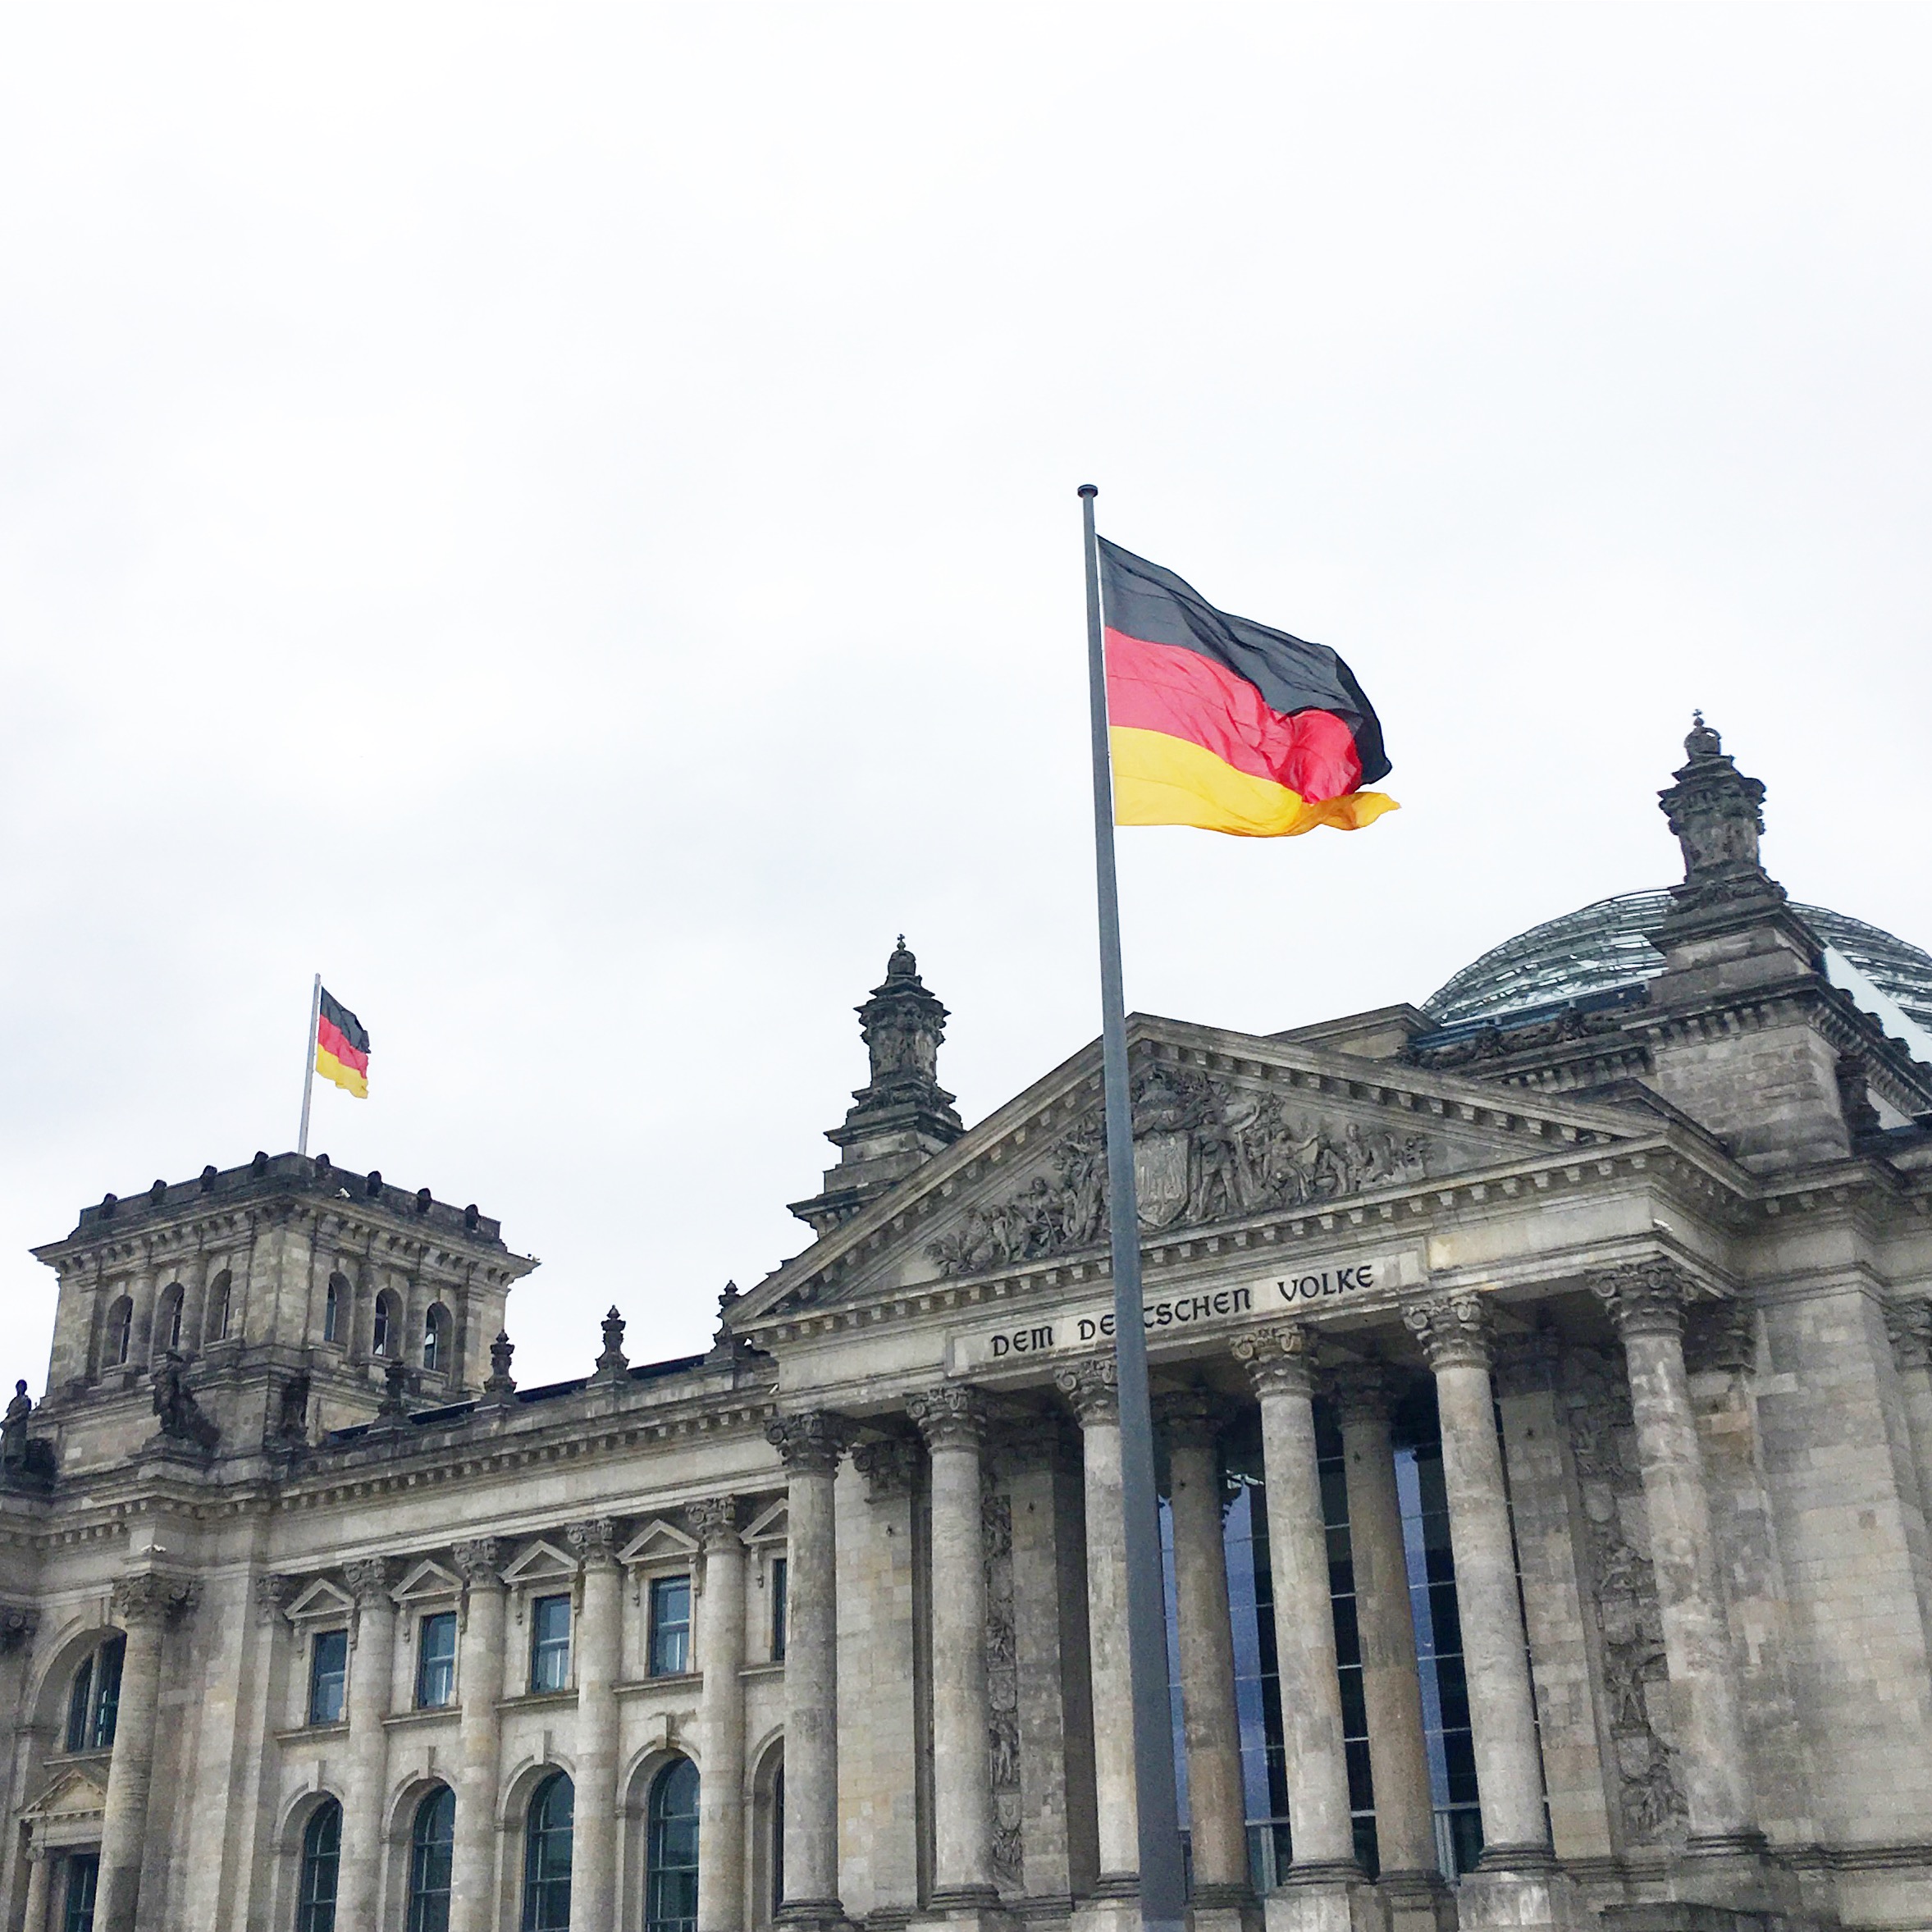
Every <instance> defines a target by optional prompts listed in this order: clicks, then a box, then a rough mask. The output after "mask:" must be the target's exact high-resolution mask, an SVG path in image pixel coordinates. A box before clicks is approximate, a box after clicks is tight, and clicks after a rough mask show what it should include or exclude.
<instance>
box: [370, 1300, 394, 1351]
mask: <svg viewBox="0 0 1932 1932" xmlns="http://www.w3.org/2000/svg"><path fill="white" fill-rule="evenodd" d="M395 1326H396V1324H395V1296H394V1295H377V1297H376V1327H375V1330H374V1332H373V1333H372V1335H371V1336H370V1337H369V1342H370V1345H371V1346H372V1348H373V1349H374V1350H375V1351H376V1353H377V1354H378V1355H386V1354H388V1353H389V1352H390V1350H391V1348H393V1347H394V1345H395V1341H396V1340H397V1339H398V1338H397V1336H396V1332H395Z"/></svg>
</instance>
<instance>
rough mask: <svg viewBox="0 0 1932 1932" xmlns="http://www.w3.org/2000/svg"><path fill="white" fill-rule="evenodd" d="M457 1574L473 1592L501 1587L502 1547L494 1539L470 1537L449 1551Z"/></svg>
mask: <svg viewBox="0 0 1932 1932" xmlns="http://www.w3.org/2000/svg"><path fill="white" fill-rule="evenodd" d="M450 1556H451V1560H453V1561H454V1564H455V1565H456V1569H457V1572H458V1573H459V1575H460V1576H461V1577H462V1578H463V1580H464V1583H467V1584H468V1586H469V1587H470V1588H471V1589H473V1590H500V1589H501V1588H502V1587H503V1545H502V1544H501V1543H500V1541H498V1540H497V1539H496V1537H468V1538H466V1539H465V1540H464V1541H462V1542H460V1543H459V1544H457V1545H456V1546H455V1548H454V1550H452V1551H450Z"/></svg>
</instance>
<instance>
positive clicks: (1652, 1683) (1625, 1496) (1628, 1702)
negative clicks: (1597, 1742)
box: [1560, 1349, 1685, 1844]
mask: <svg viewBox="0 0 1932 1932" xmlns="http://www.w3.org/2000/svg"><path fill="white" fill-rule="evenodd" d="M1560 1389H1561V1398H1560V1399H1561V1404H1562V1408H1563V1410H1564V1414H1565V1415H1566V1417H1567V1419H1568V1423H1569V1439H1570V1453H1571V1458H1572V1460H1573V1464H1574V1467H1575V1469H1576V1474H1577V1485H1578V1493H1579V1495H1580V1497H1581V1500H1582V1503H1583V1560H1584V1564H1585V1567H1586V1569H1587V1578H1586V1581H1587V1586H1588V1587H1587V1592H1586V1594H1587V1598H1588V1601H1589V1602H1590V1604H1591V1606H1592V1612H1593V1614H1594V1615H1595V1617H1596V1626H1597V1629H1598V1632H1599V1633H1600V1635H1601V1656H1602V1660H1603V1686H1604V1694H1605V1705H1606V1715H1607V1717H1608V1720H1609V1728H1610V1742H1611V1752H1612V1756H1613V1760H1614V1763H1613V1767H1612V1768H1613V1770H1614V1773H1615V1778H1616V1780H1617V1784H1616V1798H1617V1806H1618V1812H1619V1819H1620V1821H1621V1824H1622V1826H1623V1831H1624V1838H1626V1840H1627V1841H1628V1843H1633V1844H1646V1843H1656V1841H1657V1840H1659V1839H1660V1838H1667V1837H1669V1836H1670V1835H1672V1834H1673V1833H1674V1832H1676V1831H1678V1830H1680V1829H1683V1819H1684V1816H1685V1807H1684V1800H1683V1789H1682V1787H1681V1785H1680V1784H1679V1779H1678V1774H1677V1767H1676V1762H1675V1755H1674V1732H1673V1727H1672V1723H1671V1711H1670V1692H1669V1668H1668V1666H1667V1665H1666V1663H1665V1651H1664V1624H1663V1617H1662V1613H1661V1611H1660V1609H1659V1607H1658V1601H1657V1588H1656V1576H1655V1574H1654V1573H1653V1571H1652V1569H1651V1560H1650V1558H1649V1557H1648V1556H1647V1555H1646V1554H1645V1551H1646V1550H1647V1547H1648V1544H1649V1530H1648V1528H1647V1519H1646V1516H1645V1511H1644V1501H1643V1478H1642V1472H1641V1470H1640V1469H1639V1468H1638V1465H1637V1429H1636V1424H1635V1423H1634V1421H1633V1418H1632V1416H1631V1412H1630V1390H1629V1381H1628V1373H1627V1372H1626V1370H1625V1368H1624V1362H1623V1359H1622V1354H1621V1351H1620V1350H1619V1351H1616V1352H1614V1353H1612V1352H1608V1351H1605V1350H1596V1349H1571V1350H1567V1351H1566V1352H1565V1353H1564V1357H1563V1361H1562V1367H1561V1375H1560Z"/></svg>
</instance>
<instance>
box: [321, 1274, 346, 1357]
mask: <svg viewBox="0 0 1932 1932" xmlns="http://www.w3.org/2000/svg"><path fill="white" fill-rule="evenodd" d="M348 1313H349V1282H348V1281H347V1279H346V1278H345V1277H343V1276H341V1275H331V1276H330V1277H329V1289H328V1292H327V1294H326V1295H324V1296H323V1297H322V1340H323V1341H341V1339H342V1324H343V1322H344V1320H345V1318H346V1317H347V1315H348Z"/></svg>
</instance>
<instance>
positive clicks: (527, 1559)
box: [503, 1537, 577, 1588]
mask: <svg viewBox="0 0 1932 1932" xmlns="http://www.w3.org/2000/svg"><path fill="white" fill-rule="evenodd" d="M576 1574H577V1560H576V1559H575V1558H574V1557H573V1556H572V1555H570V1553H569V1551H567V1550H560V1549H559V1548H558V1547H557V1546H556V1545H555V1543H552V1542H549V1541H546V1540H545V1539H544V1538H543V1537H538V1538H537V1541H535V1542H533V1543H532V1544H530V1545H529V1546H528V1547H527V1548H526V1549H524V1550H523V1551H521V1552H520V1553H519V1554H518V1557H517V1560H516V1561H515V1562H514V1563H513V1564H510V1565H509V1568H508V1569H505V1571H504V1573H503V1580H504V1582H505V1583H508V1584H509V1585H510V1586H511V1587H513V1588H514V1587H515V1586H516V1585H517V1584H518V1583H550V1582H553V1581H560V1580H562V1579H564V1578H569V1577H573V1576H575V1575H576Z"/></svg>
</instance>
